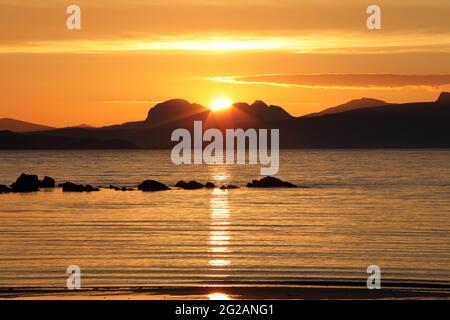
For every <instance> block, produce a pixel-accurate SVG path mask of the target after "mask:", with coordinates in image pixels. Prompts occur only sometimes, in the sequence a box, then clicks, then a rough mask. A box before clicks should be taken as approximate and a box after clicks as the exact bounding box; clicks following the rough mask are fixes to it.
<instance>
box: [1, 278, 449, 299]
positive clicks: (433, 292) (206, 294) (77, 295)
mask: <svg viewBox="0 0 450 320" xmlns="http://www.w3.org/2000/svg"><path fill="white" fill-rule="evenodd" d="M342 284H344V285H342ZM0 299H1V300H3V299H13V300H210V299H212V300H228V299H230V300H234V299H236V300H278V299H282V300H349V299H350V300H355V299H356V300H372V299H381V300H391V299H408V300H409V299H412V300H414V299H431V300H450V285H448V284H428V285H426V286H424V285H423V284H419V283H409V284H403V285H396V286H392V287H391V286H390V285H389V286H386V287H385V288H382V289H381V290H369V289H367V288H364V287H363V286H358V287H356V286H354V283H350V282H349V283H347V286H345V283H341V284H340V285H339V286H337V285H332V284H331V283H327V282H324V283H322V284H321V285H303V286H296V285H283V286H280V285H271V286H255V285H249V286H183V287H129V288H125V287H109V288H106V287H105V288H90V289H81V290H75V291H73V290H67V289H64V288H60V289H58V288H9V289H5V288H1V289H0Z"/></svg>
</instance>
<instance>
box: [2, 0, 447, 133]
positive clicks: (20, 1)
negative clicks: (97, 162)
mask: <svg viewBox="0 0 450 320" xmlns="http://www.w3.org/2000/svg"><path fill="white" fill-rule="evenodd" d="M375 3H376V4H378V5H379V6H380V7H381V9H382V27H383V29H382V30H375V31H369V30H368V29H367V27H366V19H367V17H368V15H367V13H366V8H367V6H368V5H370V4H372V2H370V1H363V0H276V1H275V0H247V1H242V0H108V1H106V0H78V1H73V2H72V1H63V0H40V1H29V0H0V70H1V72H0V87H1V95H0V98H1V100H0V118H2V117H11V118H16V119H21V120H25V121H30V122H36V123H41V124H46V125H52V126H68V125H77V124H81V123H85V124H90V125H95V126H100V125H107V124H115V123H123V122H126V121H133V120H142V119H144V118H145V117H146V114H147V112H148V109H149V108H150V107H151V106H153V105H154V104H155V103H157V102H159V101H164V100H168V99H171V98H185V99H187V100H189V101H191V102H198V103H203V104H210V102H211V101H212V100H214V99H216V98H217V97H226V98H229V99H231V100H233V101H236V102H237V101H246V102H253V101H254V100H256V99H259V100H264V101H266V102H267V103H269V104H276V105H280V106H283V107H284V108H285V109H286V110H287V111H289V112H290V113H291V114H293V115H302V114H307V113H311V112H314V111H318V110H321V109H324V108H327V107H332V106H335V105H338V104H341V103H344V102H346V101H348V100H351V99H354V98H360V97H372V98H379V99H383V100H387V101H389V102H408V101H431V100H434V99H436V97H437V96H438V93H439V92H440V91H443V90H450V25H449V17H450V1H442V0H428V1H419V0H395V1H394V0H390V1H377V2H375ZM70 4H77V5H79V6H80V7H81V12H82V26H81V30H73V31H70V30H68V29H67V28H66V19H67V17H68V14H66V8H67V6H68V5H70Z"/></svg>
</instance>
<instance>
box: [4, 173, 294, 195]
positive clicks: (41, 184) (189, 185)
mask: <svg viewBox="0 0 450 320" xmlns="http://www.w3.org/2000/svg"><path fill="white" fill-rule="evenodd" d="M58 187H60V188H62V189H63V192H94V191H100V189H99V188H95V187H92V186H91V185H81V184H75V183H72V182H65V183H61V184H59V185H58ZM175 187H176V188H181V189H184V190H198V189H203V188H206V189H215V188H217V186H216V185H215V184H214V183H212V182H208V183H206V184H202V183H200V182H197V181H189V182H185V181H179V182H177V183H176V184H175ZM247 187H248V188H296V187H297V186H296V185H294V184H292V183H290V182H287V181H282V180H280V179H278V178H275V177H265V178H263V179H261V180H253V181H252V182H250V183H248V184H247ZM40 188H55V179H53V178H50V177H44V179H43V180H39V177H38V176H36V175H28V174H24V173H22V175H21V176H20V177H19V178H17V180H16V182H15V183H13V184H12V185H11V187H8V186H6V185H0V193H9V192H36V191H39V190H40ZM109 188H110V189H113V190H116V191H133V190H134V189H132V188H127V187H116V186H113V185H110V186H109ZM238 188H239V187H238V186H235V185H227V186H225V185H223V186H221V187H220V188H219V189H221V190H231V189H238ZM138 190H141V191H166V190H171V188H170V187H168V186H167V185H165V184H164V183H161V182H158V181H155V180H145V181H143V182H142V183H141V184H140V185H139V186H138Z"/></svg>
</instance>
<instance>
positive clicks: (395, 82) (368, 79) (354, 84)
mask: <svg viewBox="0 0 450 320" xmlns="http://www.w3.org/2000/svg"><path fill="white" fill-rule="evenodd" d="M206 80H208V81H213V82H220V83H230V84H236V85H267V86H277V87H286V88H291V87H302V88H312V89H315V88H317V89H326V88H334V89H389V88H402V87H427V88H433V89H439V88H441V87H443V86H448V85H450V74H261V75H253V76H222V77H207V78H206Z"/></svg>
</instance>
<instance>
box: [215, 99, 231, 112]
mask: <svg viewBox="0 0 450 320" xmlns="http://www.w3.org/2000/svg"><path fill="white" fill-rule="evenodd" d="M232 104H233V102H232V101H231V100H230V99H228V98H223V97H222V98H217V99H214V100H213V101H212V102H211V105H210V108H211V110H212V111H218V110H224V109H228V108H230V107H231V105H232Z"/></svg>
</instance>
